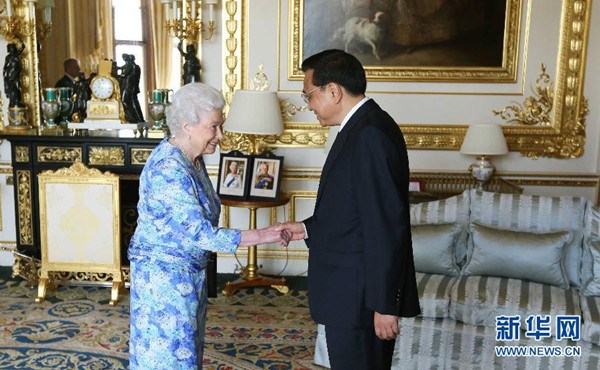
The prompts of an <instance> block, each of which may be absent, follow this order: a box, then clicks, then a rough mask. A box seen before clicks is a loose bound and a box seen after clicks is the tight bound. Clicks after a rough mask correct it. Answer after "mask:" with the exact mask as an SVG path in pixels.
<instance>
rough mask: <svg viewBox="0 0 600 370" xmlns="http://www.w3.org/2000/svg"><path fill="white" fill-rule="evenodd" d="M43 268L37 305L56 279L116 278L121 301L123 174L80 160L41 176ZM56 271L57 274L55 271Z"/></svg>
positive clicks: (114, 292) (115, 292)
mask: <svg viewBox="0 0 600 370" xmlns="http://www.w3.org/2000/svg"><path fill="white" fill-rule="evenodd" d="M38 186H39V198H40V201H39V208H40V239H41V240H40V241H41V249H42V264H41V268H40V282H39V285H38V296H37V298H36V302H42V301H43V300H44V298H45V295H46V288H47V286H48V284H49V283H51V280H52V279H51V278H50V276H51V275H57V274H56V273H57V272H65V271H71V272H83V273H99V274H106V275H112V291H111V299H110V304H111V305H114V304H116V302H117V301H118V294H119V289H120V287H121V285H122V281H123V277H122V273H121V245H120V243H121V237H120V233H121V232H120V230H121V227H120V217H119V176H118V175H115V174H112V173H110V172H104V173H102V172H101V171H99V170H97V169H94V168H87V167H86V166H85V165H84V164H83V163H81V162H75V163H74V164H73V165H72V166H71V167H69V168H61V169H58V170H56V171H44V172H42V173H40V174H39V175H38ZM50 272H52V273H50Z"/></svg>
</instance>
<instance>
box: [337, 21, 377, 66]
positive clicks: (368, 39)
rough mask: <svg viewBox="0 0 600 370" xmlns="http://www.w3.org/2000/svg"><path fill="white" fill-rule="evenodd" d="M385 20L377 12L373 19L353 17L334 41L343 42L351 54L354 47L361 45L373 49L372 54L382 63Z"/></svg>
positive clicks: (340, 29)
mask: <svg viewBox="0 0 600 370" xmlns="http://www.w3.org/2000/svg"><path fill="white" fill-rule="evenodd" d="M385 20H386V16H385V14H384V13H383V12H380V11H378V12H376V13H375V15H374V16H373V18H372V19H368V18H364V17H352V18H350V19H348V20H347V21H346V23H345V24H344V26H342V27H340V28H339V29H338V30H337V31H336V32H335V33H334V35H333V38H332V39H333V40H334V41H335V40H342V41H343V42H344V50H346V52H347V53H350V52H351V49H352V48H353V47H355V46H356V47H360V46H361V44H363V45H367V46H368V47H370V48H371V52H372V53H373V55H374V56H375V58H377V60H379V61H381V45H382V41H383V39H384V37H385Z"/></svg>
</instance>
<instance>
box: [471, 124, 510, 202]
mask: <svg viewBox="0 0 600 370" xmlns="http://www.w3.org/2000/svg"><path fill="white" fill-rule="evenodd" d="M460 152H461V153H462V154H468V155H475V156H477V158H476V159H475V162H474V163H473V164H471V165H470V166H469V171H471V175H473V177H474V178H475V179H476V180H477V181H478V183H479V184H478V186H477V189H478V190H483V185H484V184H485V183H486V182H487V181H489V179H491V178H492V175H493V174H494V170H495V168H494V165H493V164H492V163H491V162H490V158H489V157H490V156H493V155H504V154H507V153H508V147H507V146H506V139H505V138H504V134H503V133H502V127H500V126H499V125H492V124H481V125H471V126H469V129H468V130H467V134H466V135H465V139H464V141H463V143H462V146H461V147H460Z"/></svg>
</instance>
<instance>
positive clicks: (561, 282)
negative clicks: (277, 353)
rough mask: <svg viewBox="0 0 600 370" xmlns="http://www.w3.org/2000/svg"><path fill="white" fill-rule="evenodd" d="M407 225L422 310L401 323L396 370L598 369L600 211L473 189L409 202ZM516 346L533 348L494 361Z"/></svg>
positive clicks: (584, 204) (322, 346)
mask: <svg viewBox="0 0 600 370" xmlns="http://www.w3.org/2000/svg"><path fill="white" fill-rule="evenodd" d="M411 223H412V233H413V250H414V257H415V267H416V270H417V284H418V288H419V295H420V303H421V308H422V314H421V315H420V316H419V317H416V318H405V319H401V321H400V335H399V337H398V339H397V340H396V349H395V352H394V364H393V368H394V369H496V368H498V369H546V368H548V369H600V208H598V207H597V206H595V205H594V204H593V203H592V202H590V201H587V200H586V199H584V198H582V197H570V196H568V197H548V196H531V195H518V194H500V193H491V192H481V191H476V190H470V191H465V192H464V193H462V194H460V195H458V196H455V197H452V198H448V199H444V200H438V201H432V202H426V203H420V204H415V205H412V206H411ZM517 315H518V317H517ZM548 316H549V318H550V322H548V321H544V320H547V319H548ZM559 316H562V317H566V318H567V319H571V320H572V319H573V317H579V318H580V320H581V321H580V326H579V325H573V326H571V327H570V328H569V329H568V330H566V331H565V326H561V328H562V329H559V330H557V326H556V325H555V323H556V322H557V321H559V320H558V317H559ZM509 319H510V320H512V321H511V322H512V323H513V326H512V329H511V332H510V335H509V336H507V331H506V330H507V329H506V328H507V327H506V326H503V325H505V324H506V322H507V320H509ZM497 320H499V321H497ZM571 322H572V321H571ZM516 323H518V324H516ZM514 324H516V325H517V326H516V329H515V330H513V329H514V328H515V325H514ZM502 328H504V329H503V330H501V329H502ZM577 328H579V329H580V331H579V332H576V329H577ZM559 332H560V333H559ZM578 334H579V337H580V338H579V339H578V338H577V335H578ZM325 335H326V334H325V330H324V328H323V327H322V326H320V325H319V328H318V337H317V343H316V348H315V363H316V364H318V365H321V366H326V367H328V365H329V361H328V358H327V347H326V342H325ZM561 337H562V338H561ZM511 346H520V347H523V348H526V349H527V351H529V352H528V353H526V354H527V355H509V356H500V355H497V353H496V351H497V348H507V347H511ZM540 348H541V349H540ZM536 350H539V351H541V352H538V353H537V355H533V352H534V351H536ZM543 351H547V352H543ZM558 351H560V352H561V355H557V353H558ZM578 351H579V353H577V352H578ZM548 353H554V355H546V354H548Z"/></svg>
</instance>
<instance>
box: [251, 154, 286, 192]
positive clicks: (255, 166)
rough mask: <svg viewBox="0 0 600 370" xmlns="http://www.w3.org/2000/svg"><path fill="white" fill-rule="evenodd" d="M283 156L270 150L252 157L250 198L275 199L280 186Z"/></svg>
mask: <svg viewBox="0 0 600 370" xmlns="http://www.w3.org/2000/svg"><path fill="white" fill-rule="evenodd" d="M282 169H283V157H282V156H276V155H274V154H273V153H271V152H267V153H263V154H261V155H258V156H254V157H253V158H252V176H251V177H250V191H249V195H250V198H253V199H277V196H278V195H279V192H280V188H281V172H282Z"/></svg>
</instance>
